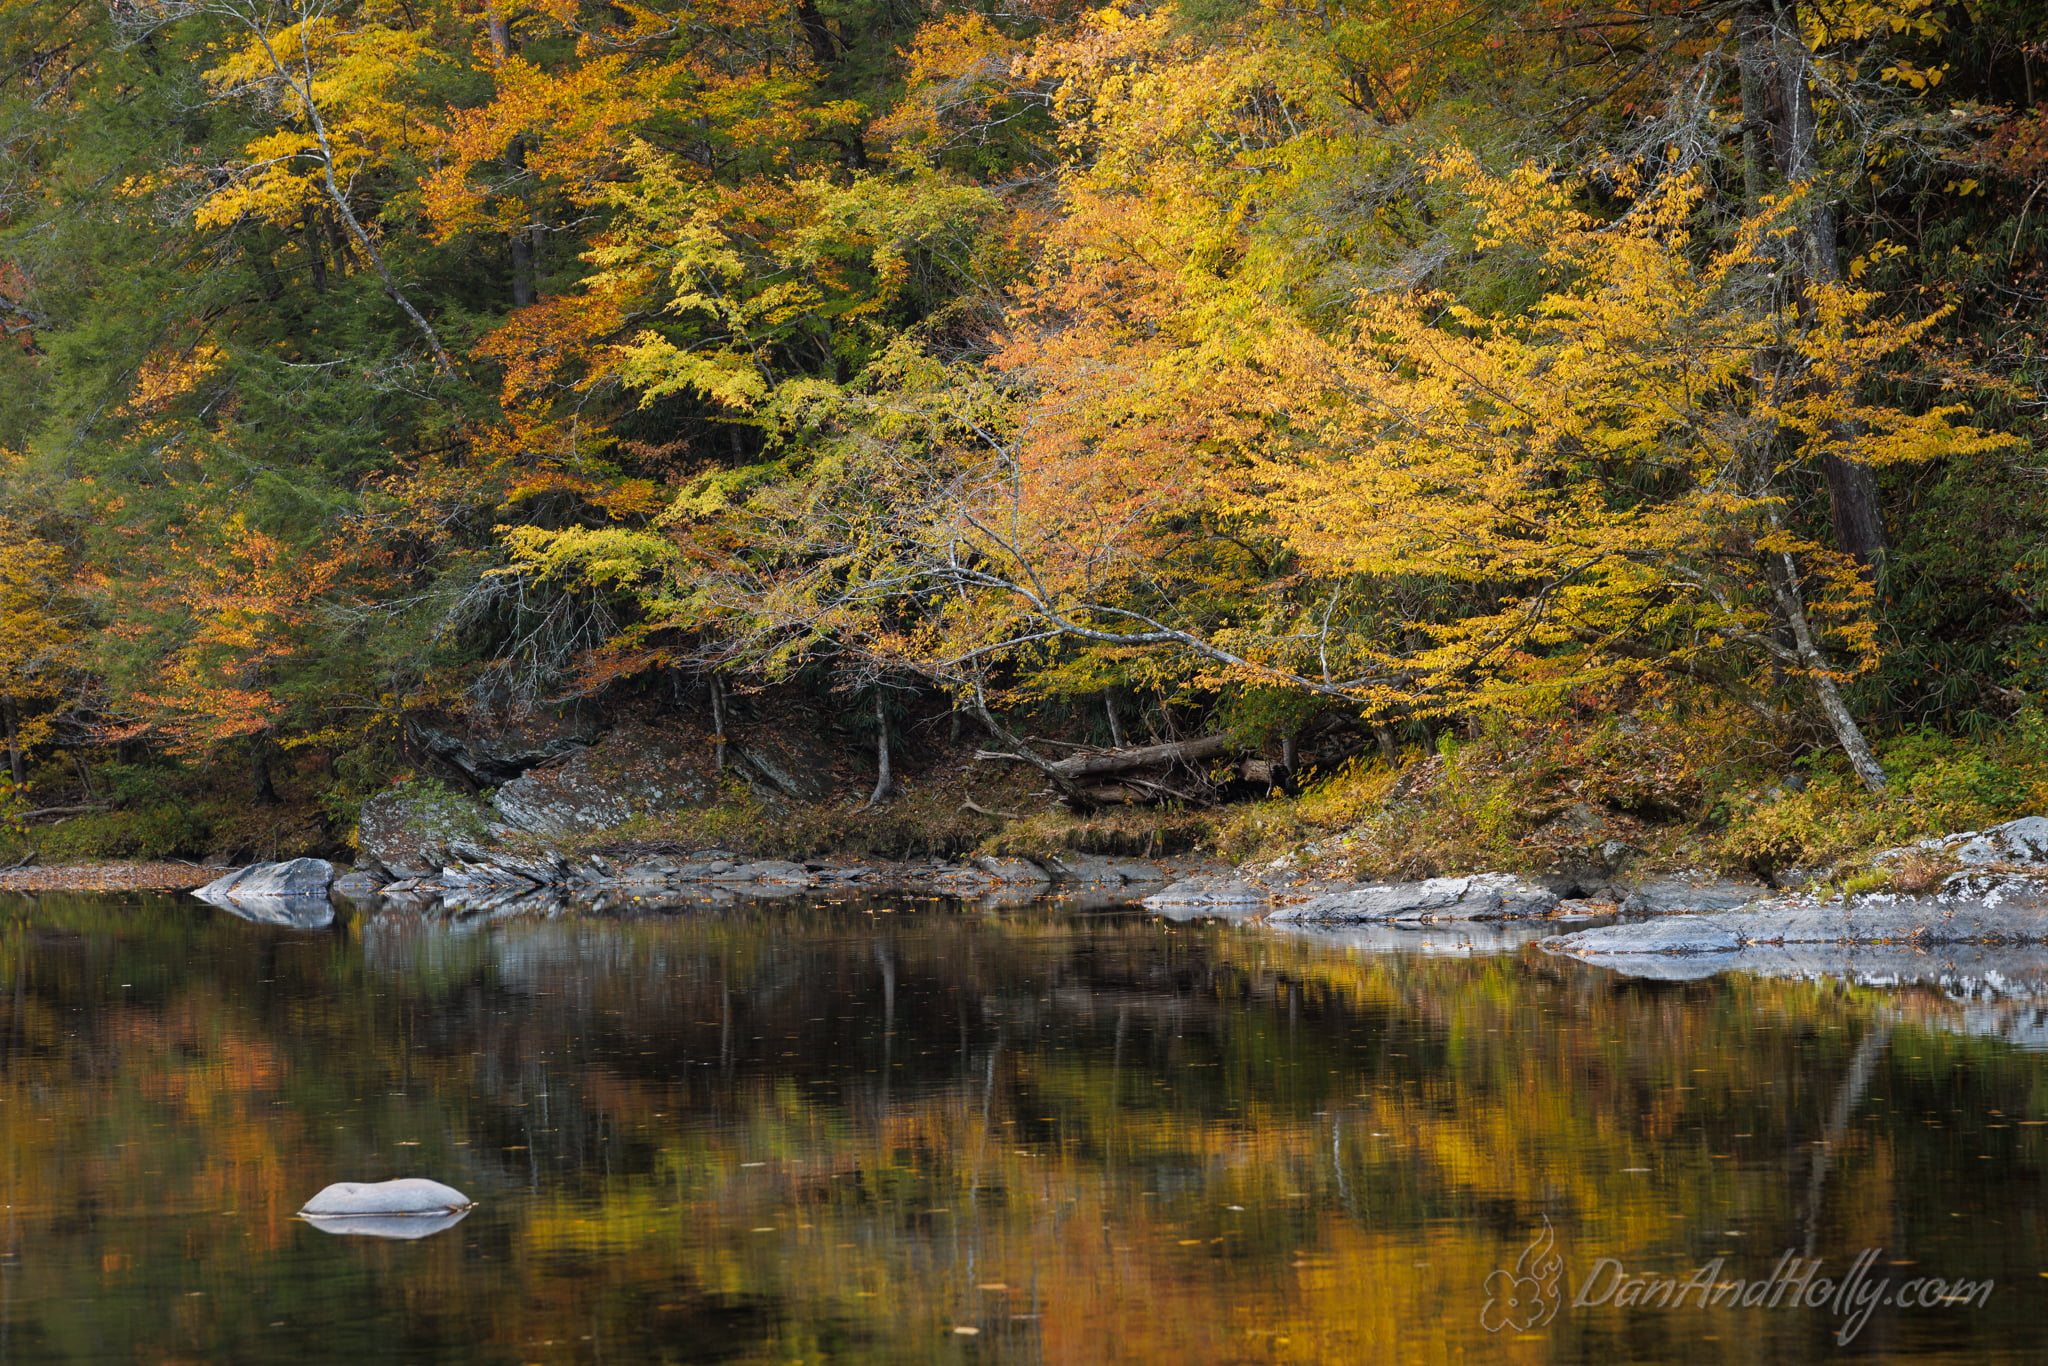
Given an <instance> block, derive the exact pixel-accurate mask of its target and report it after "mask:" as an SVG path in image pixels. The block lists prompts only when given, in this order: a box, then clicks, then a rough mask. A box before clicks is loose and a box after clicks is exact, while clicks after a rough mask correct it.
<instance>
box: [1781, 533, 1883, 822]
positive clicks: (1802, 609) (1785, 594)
mask: <svg viewBox="0 0 2048 1366" xmlns="http://www.w3.org/2000/svg"><path fill="white" fill-rule="evenodd" d="M1778 561H1779V566H1780V571H1781V572H1780V573H1779V574H1774V575H1772V576H1771V577H1772V583H1771V587H1772V589H1773V590H1774V591H1775V592H1776V594H1777V597H1778V607H1779V610H1780V611H1781V612H1782V613H1783V614H1784V618H1785V625H1786V626H1787V627H1788V628H1790V630H1791V632H1792V642H1793V645H1794V646H1795V647H1796V648H1797V650H1798V652H1799V662H1800V665H1801V667H1803V668H1804V669H1805V670H1806V678H1807V682H1808V683H1809V684H1810V685H1811V686H1812V688H1813V695H1814V698H1815V700H1817V701H1818V702H1819V703H1820V709H1821V713H1822V715H1824V716H1826V717H1827V720H1828V728H1829V729H1830V730H1832V731H1834V733H1835V739H1836V741H1837V742H1838V743H1839V744H1840V745H1841V746H1842V752H1843V753H1844V754H1846V755H1848V756H1849V766H1850V767H1851V768H1853V769H1855V770H1856V776H1857V777H1858V778H1860V779H1862V780H1863V785H1864V786H1865V787H1867V788H1869V789H1870V790H1871V791H1872V792H1882V791H1884V789H1885V787H1886V785H1887V783H1888V781H1889V780H1888V779H1887V778H1886V777H1885V772H1884V765H1883V764H1880V763H1879V762H1878V761H1877V754H1876V752H1875V751H1874V750H1872V749H1871V748H1870V741H1869V740H1867V739H1865V738H1864V735H1863V728H1862V727H1861V726H1859V725H1857V724H1856V718H1855V717H1854V716H1853V715H1851V714H1850V711H1849V704H1848V703H1847V702H1844V701H1843V700H1842V690H1841V689H1840V688H1837V687H1836V686H1835V680H1834V679H1833V678H1832V677H1831V676H1830V675H1829V673H1828V660H1827V656H1826V655H1824V654H1822V653H1821V649H1820V645H1819V643H1818V642H1817V641H1815V640H1814V638H1813V627H1812V625H1811V623H1809V622H1808V621H1807V619H1806V605H1805V603H1803V602H1802V601H1801V600H1800V596H1799V571H1798V568H1797V566H1795V565H1794V564H1793V563H1792V557H1791V556H1790V555H1787V554H1785V553H1783V552H1782V551H1781V552H1779V555H1778Z"/></svg>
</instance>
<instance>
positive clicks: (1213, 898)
mask: <svg viewBox="0 0 2048 1366" xmlns="http://www.w3.org/2000/svg"><path fill="white" fill-rule="evenodd" d="M399 854H400V856H399V857H397V858H394V859H391V860H390V861H387V860H386V859H383V858H379V857H377V856H376V855H375V854H369V853H366V855H365V857H364V858H363V859H362V860H361V861H360V862H359V863H358V865H357V866H356V867H355V868H353V869H350V870H346V871H344V870H341V869H338V868H336V867H335V866H334V865H332V864H330V863H327V862H325V861H323V860H319V859H296V860H292V861H290V862H287V863H276V864H256V865H252V866H251V867H248V868H243V869H237V870H234V871H232V872H227V873H225V874H223V875H221V876H219V877H217V878H215V880H214V881H212V882H210V883H208V884H207V885H205V886H203V887H199V888H198V889H197V892H196V895H198V896H199V897H201V898H202V899H204V900H206V901H209V902H211V903H213V904H215V905H219V906H222V907H225V908H227V909H229V910H232V911H234V912H235V913H236V914H239V915H244V916H246V917H248V918H251V919H256V920H266V921H273V922H277V923H287V924H296V925H306V924H309V923H313V922H315V921H317V922H319V923H326V922H327V921H328V920H331V918H332V913H333V912H332V906H331V899H332V897H334V896H336V895H338V896H341V897H344V898H347V899H350V900H354V901H358V902H362V903H366V904H372V903H373V904H375V905H377V906H380V907H386V908H391V909H414V910H421V909H426V908H428V907H430V906H438V907H440V908H442V909H444V910H446V911H448V912H450V913H454V914H458V915H474V914H488V913H500V912H505V913H510V912H513V911H516V910H518V909H520V908H523V907H531V906H534V905H538V904H541V903H547V904H550V905H552V904H555V903H568V902H575V903H578V904H592V905H595V906H597V907H599V908H605V907H610V906H622V905H640V906H646V905H650V904H652V905H692V904H713V905H715V904H721V903H730V902H736V901H739V900H741V899H753V900H773V899H777V898H781V897H788V896H793V895H799V894H803V893H815V892H819V891H831V890H834V889H843V890H845V891H847V892H849V893H853V892H860V891H867V892H883V891H902V892H910V893H923V894H931V895H941V896H951V897H960V898H966V899H974V898H987V899H989V900H990V904H992V905H993V904H1007V903H1013V902H1016V901H1019V900H1028V899H1030V898H1032V897H1036V896H1042V895H1046V894H1048V893H1056V894H1073V893H1076V892H1080V891H1084V890H1085V891H1087V892H1090V893H1093V894H1097V895H1105V896H1108V897H1113V898H1115V899H1118V900H1130V899H1137V900H1139V901H1140V902H1141V904H1143V905H1144V906H1145V907H1146V908H1147V909H1149V910H1152V911H1154V912H1156V913H1159V914H1162V915H1167V916H1170V917H1173V918H1177V919H1188V918H1196V917H1205V916H1225V917H1231V918H1235V919H1243V920H1250V921H1257V922H1260V923H1264V924H1270V925H1273V926H1275V927H1286V928H1288V929H1291V930H1299V931H1305V932H1311V933H1315V932H1323V933H1328V932H1335V931H1342V930H1344V929H1345V928H1346V927H1351V928H1352V929H1353V930H1354V931H1355V930H1356V929H1358V928H1360V927H1367V928H1369V927H1375V926H1377V927H1385V928H1387V929H1398V930H1413V929H1417V928H1423V927H1447V928H1449V929H1452V930H1456V927H1460V926H1463V927H1465V929H1464V930H1461V931H1457V932H1456V933H1454V934H1452V935H1450V936H1448V937H1447V941H1446V942H1459V940H1460V939H1461V938H1462V939H1463V940H1465V941H1469V942H1479V941H1488V942H1502V943H1506V942H1510V941H1508V940H1504V939H1501V938H1500V937H1499V936H1497V935H1487V934H1480V933H1477V932H1476V929H1475V927H1479V926H1484V925H1489V924H1503V923H1518V924H1522V925H1527V926H1528V927H1530V930H1531V931H1537V932H1540V931H1541V930H1544V929H1551V930H1553V931H1557V932H1553V933H1550V934H1547V935H1546V934H1540V933H1518V934H1516V935H1514V936H1512V942H1515V943H1522V942H1529V941H1531V940H1533V941H1534V942H1535V943H1536V944H1537V946H1538V947H1539V948H1541V949H1542V950H1543V951H1545V952H1548V953H1552V954H1557V955H1561V956H1566V957H1571V958H1576V959H1579V960H1581V961H1584V962H1588V963H1592V964H1597V965H1600V966H1604V967H1610V968H1614V969H1616V970H1618V971H1624V972H1631V973H1635V974H1638V975H1647V976H1659V977H1674V976H1675V977H1697V976H1704V975H1708V974H1711V973H1713V972H1717V971H1723V970H1726V969H1730V968H1740V969H1743V970H1759V971H1761V970H1765V968H1766V965H1768V964H1770V963H1773V962H1779V963H1782V962H1783V961H1784V960H1786V958H1787V955H1792V956H1793V957H1800V958H1802V961H1803V959H1804V958H1810V957H1811V956H1812V954H1813V953H1814V952H1817V951H1823V950H1824V951H1830V952H1832V951H1834V950H1837V949H1840V948H1842V947H1844V946H1857V945H1861V946H1894V947H1896V948H1898V949H1900V950H1901V951H1910V952H1915V953H1922V952H1927V951H1929V950H1933V949H1945V948H1949V947H1951V946H1975V947H1978V948H1997V947H2001V946H2015V945H2033V944H2041V945H2048V817H2040V816H2030V817H2024V818H2022V819H2019V820H2015V821H2008V822H2006V823H2004V824H2002V825H1998V826H1994V827H1992V828H1990V829H1987V830H1982V831H1964V832H1960V833H1957V834H1953V835H1946V836H1940V837H1936V838H1933V839H1928V840H1922V841H1920V842H1918V843H1917V844H1914V845H1911V846H1904V847H1901V848H1898V849H1891V850H1886V851H1884V852H1883V853H1881V854H1879V855H1877V856H1875V858H1874V859H1873V860H1872V863H1873V865H1874V866H1876V867H1878V868H1880V869H1883V868H1887V867H1897V868H1900V869H1904V870H1909V871H1911V872H1912V874H1913V876H1912V878H1910V879H1905V881H1907V882H1908V883H1909V884H1917V885H1916V889H1915V890H1913V891H1911V892H1905V891H1899V890H1888V891H1873V892H1863V893H1860V894H1833V895H1827V896H1822V895H1817V894H1815V893H1813V892H1810V891H1806V890H1801V889H1799V888H1796V887H1784V886H1779V887H1772V886H1767V885H1765V884H1764V883H1762V882H1745V881H1741V880H1736V879H1730V878H1726V877H1718V876H1712V875H1707V874H1696V875H1687V874H1683V873H1678V874H1670V873H1667V874H1662V875H1656V876H1646V877H1642V878H1640V879H1638V880H1635V881H1628V880H1624V879H1619V878H1616V879H1612V880H1608V881H1605V882H1602V883H1599V884H1596V885H1593V886H1590V887H1589V886H1587V885H1585V884H1584V883H1573V882H1571V881H1569V880H1567V879H1563V878H1558V877H1550V878H1543V877H1535V878H1530V877H1523V876H1520V875H1516V874H1510V873H1501V872H1482V873H1475V874H1471V875H1467V876H1463V877H1438V878H1430V879H1426V880H1422V881H1415V882H1396V883H1355V882H1341V881H1333V880H1328V879H1320V880H1319V879H1316V878H1313V877H1310V876H1307V875H1305V874H1304V873H1303V872H1302V871H1301V870H1300V869H1298V868H1295V867H1293V866H1290V864H1289V863H1288V861H1286V860H1281V861H1278V862H1276V863H1273V864H1267V865H1263V866H1261V865H1244V866H1232V865H1230V864H1227V863H1224V862H1222V861H1220V860H1216V859H1205V858H1199V857H1182V858H1149V859H1138V858H1113V857H1105V856H1102V855H1094V854H1077V853H1065V854H1060V855H1056V856H1050V857H1041V858H1021V857H1011V858H996V857H989V856H982V857H978V858H973V859H969V860H963V861H954V860H945V859H928V860H923V861H909V862H894V863H850V862H842V861H832V860H826V861H805V862H797V861H793V860H787V859H755V858H749V857H747V856H745V855H743V854H739V853H735V852H733V851H730V850H724V849H715V848H707V849H694V850H691V849H683V848H680V847H677V846H673V845H629V844H622V845H612V846H605V847H603V848H600V849H598V850H589V849H586V850H582V851H578V852H575V853H564V852H560V851H556V850H552V849H545V848H542V849H538V850H535V849H532V848H530V847H529V848H526V849H518V848H513V847H507V846H505V845H500V844H494V843H485V842H483V841H481V840H464V839H445V840H440V841H435V840H433V839H431V838H425V837H419V836H413V837H410V838H408V839H405V840H403V841H401V842H400V845H399ZM166 869H167V870H168V871H169V872H170V873H171V874H172V876H169V877H165V876H164V875H163V874H164V872H165V871H166ZM166 869H155V868H152V869H150V870H130V871H137V872H138V876H141V875H142V873H145V872H146V873H147V876H142V880H141V881H138V882H133V884H132V885H135V886H150V887H158V888H166V889H168V888H173V887H180V886H183V887H189V886H192V885H193V883H194V882H195V881H197V877H196V876H195V874H200V873H202V871H211V870H198V869H194V868H191V867H189V866H182V865H181V866H175V867H172V866H166ZM33 871H34V872H35V873H37V874H38V875H40V876H41V877H42V878H44V879H46V880H49V881H48V884H47V885H51V886H57V887H68V888H75V889H79V890H85V889H87V888H90V887H92V886H93V885H94V884H93V881H92V878H91V876H90V873H91V871H92V870H61V869H38V870H33ZM108 871H110V872H113V873H117V874H118V873H119V872H120V871H121V870H119V869H112V870H108ZM66 874H78V876H75V877H67V876H64V875H66ZM108 882H109V884H110V885H112V886H119V887H124V888H125V887H126V886H128V885H130V884H129V882H128V881H127V880H124V879H122V878H120V877H118V876H116V877H113V878H110V879H108ZM323 908H324V910H323ZM1575 922H1576V923H1577V924H1578V925H1579V926H1580V927H1579V928H1574V929H1569V930H1567V929H1566V928H1565V926H1566V925H1568V924H1573V923H1575ZM1586 922H1594V923H1591V924H1588V923H1586ZM1681 960H1683V961H1682V962H1681Z"/></svg>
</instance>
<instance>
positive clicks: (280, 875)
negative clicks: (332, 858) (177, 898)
mask: <svg viewBox="0 0 2048 1366" xmlns="http://www.w3.org/2000/svg"><path fill="white" fill-rule="evenodd" d="M333 884H334V865H333V864H331V863H329V862H328V861H327V860H326V859H320V858H295V859H292V860H290V861H288V862H285V863H252V864H250V865H249V866H248V867H247V868H237V869H236V870H235V871H234V872H232V873H229V874H227V875H226V876H224V877H218V878H215V879H214V880H213V881H211V882H209V883H207V884H206V885H205V886H204V887H201V888H200V889H199V890H198V891H196V892H194V893H193V894H192V895H194V896H196V897H198V898H199V899H200V900H201V901H210V902H212V903H213V904H214V905H216V906H224V905H226V904H227V903H229V902H230V901H251V900H253V899H255V898H257V897H265V898H269V897H298V896H317V897H320V898H322V899H325V897H326V896H327V889H328V888H329V887H330V886H332V885H333Z"/></svg>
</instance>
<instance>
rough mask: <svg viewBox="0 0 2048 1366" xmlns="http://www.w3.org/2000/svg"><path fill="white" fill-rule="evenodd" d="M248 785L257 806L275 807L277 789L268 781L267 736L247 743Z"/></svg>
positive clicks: (268, 749) (268, 743)
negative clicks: (253, 794)
mask: <svg viewBox="0 0 2048 1366" xmlns="http://www.w3.org/2000/svg"><path fill="white" fill-rule="evenodd" d="M249 785H250V788H251V790H252V791H253V792H254V793H255V797H256V804H257V805H258V806H276V805H277V788H276V787H275V786H273V785H272V783H271V781H270V737H269V736H268V735H258V736H256V737H254V738H253V739H251V740H250V741H249Z"/></svg>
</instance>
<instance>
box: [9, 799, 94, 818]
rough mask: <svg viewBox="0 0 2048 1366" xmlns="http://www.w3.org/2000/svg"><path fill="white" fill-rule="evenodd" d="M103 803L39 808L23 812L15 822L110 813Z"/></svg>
mask: <svg viewBox="0 0 2048 1366" xmlns="http://www.w3.org/2000/svg"><path fill="white" fill-rule="evenodd" d="M113 809H114V808H113V807H112V806H110V805H108V804H107V803H105V802H92V803H89V804H87V805H85V806H39V807H37V808H36V809H35V810H33V811H24V812H22V813H21V814H20V815H19V816H17V817H15V819H16V820H23V821H32V820H34V819H35V818H36V817H38V816H83V815H86V814H88V813H90V812H94V811H112V810H113Z"/></svg>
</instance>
